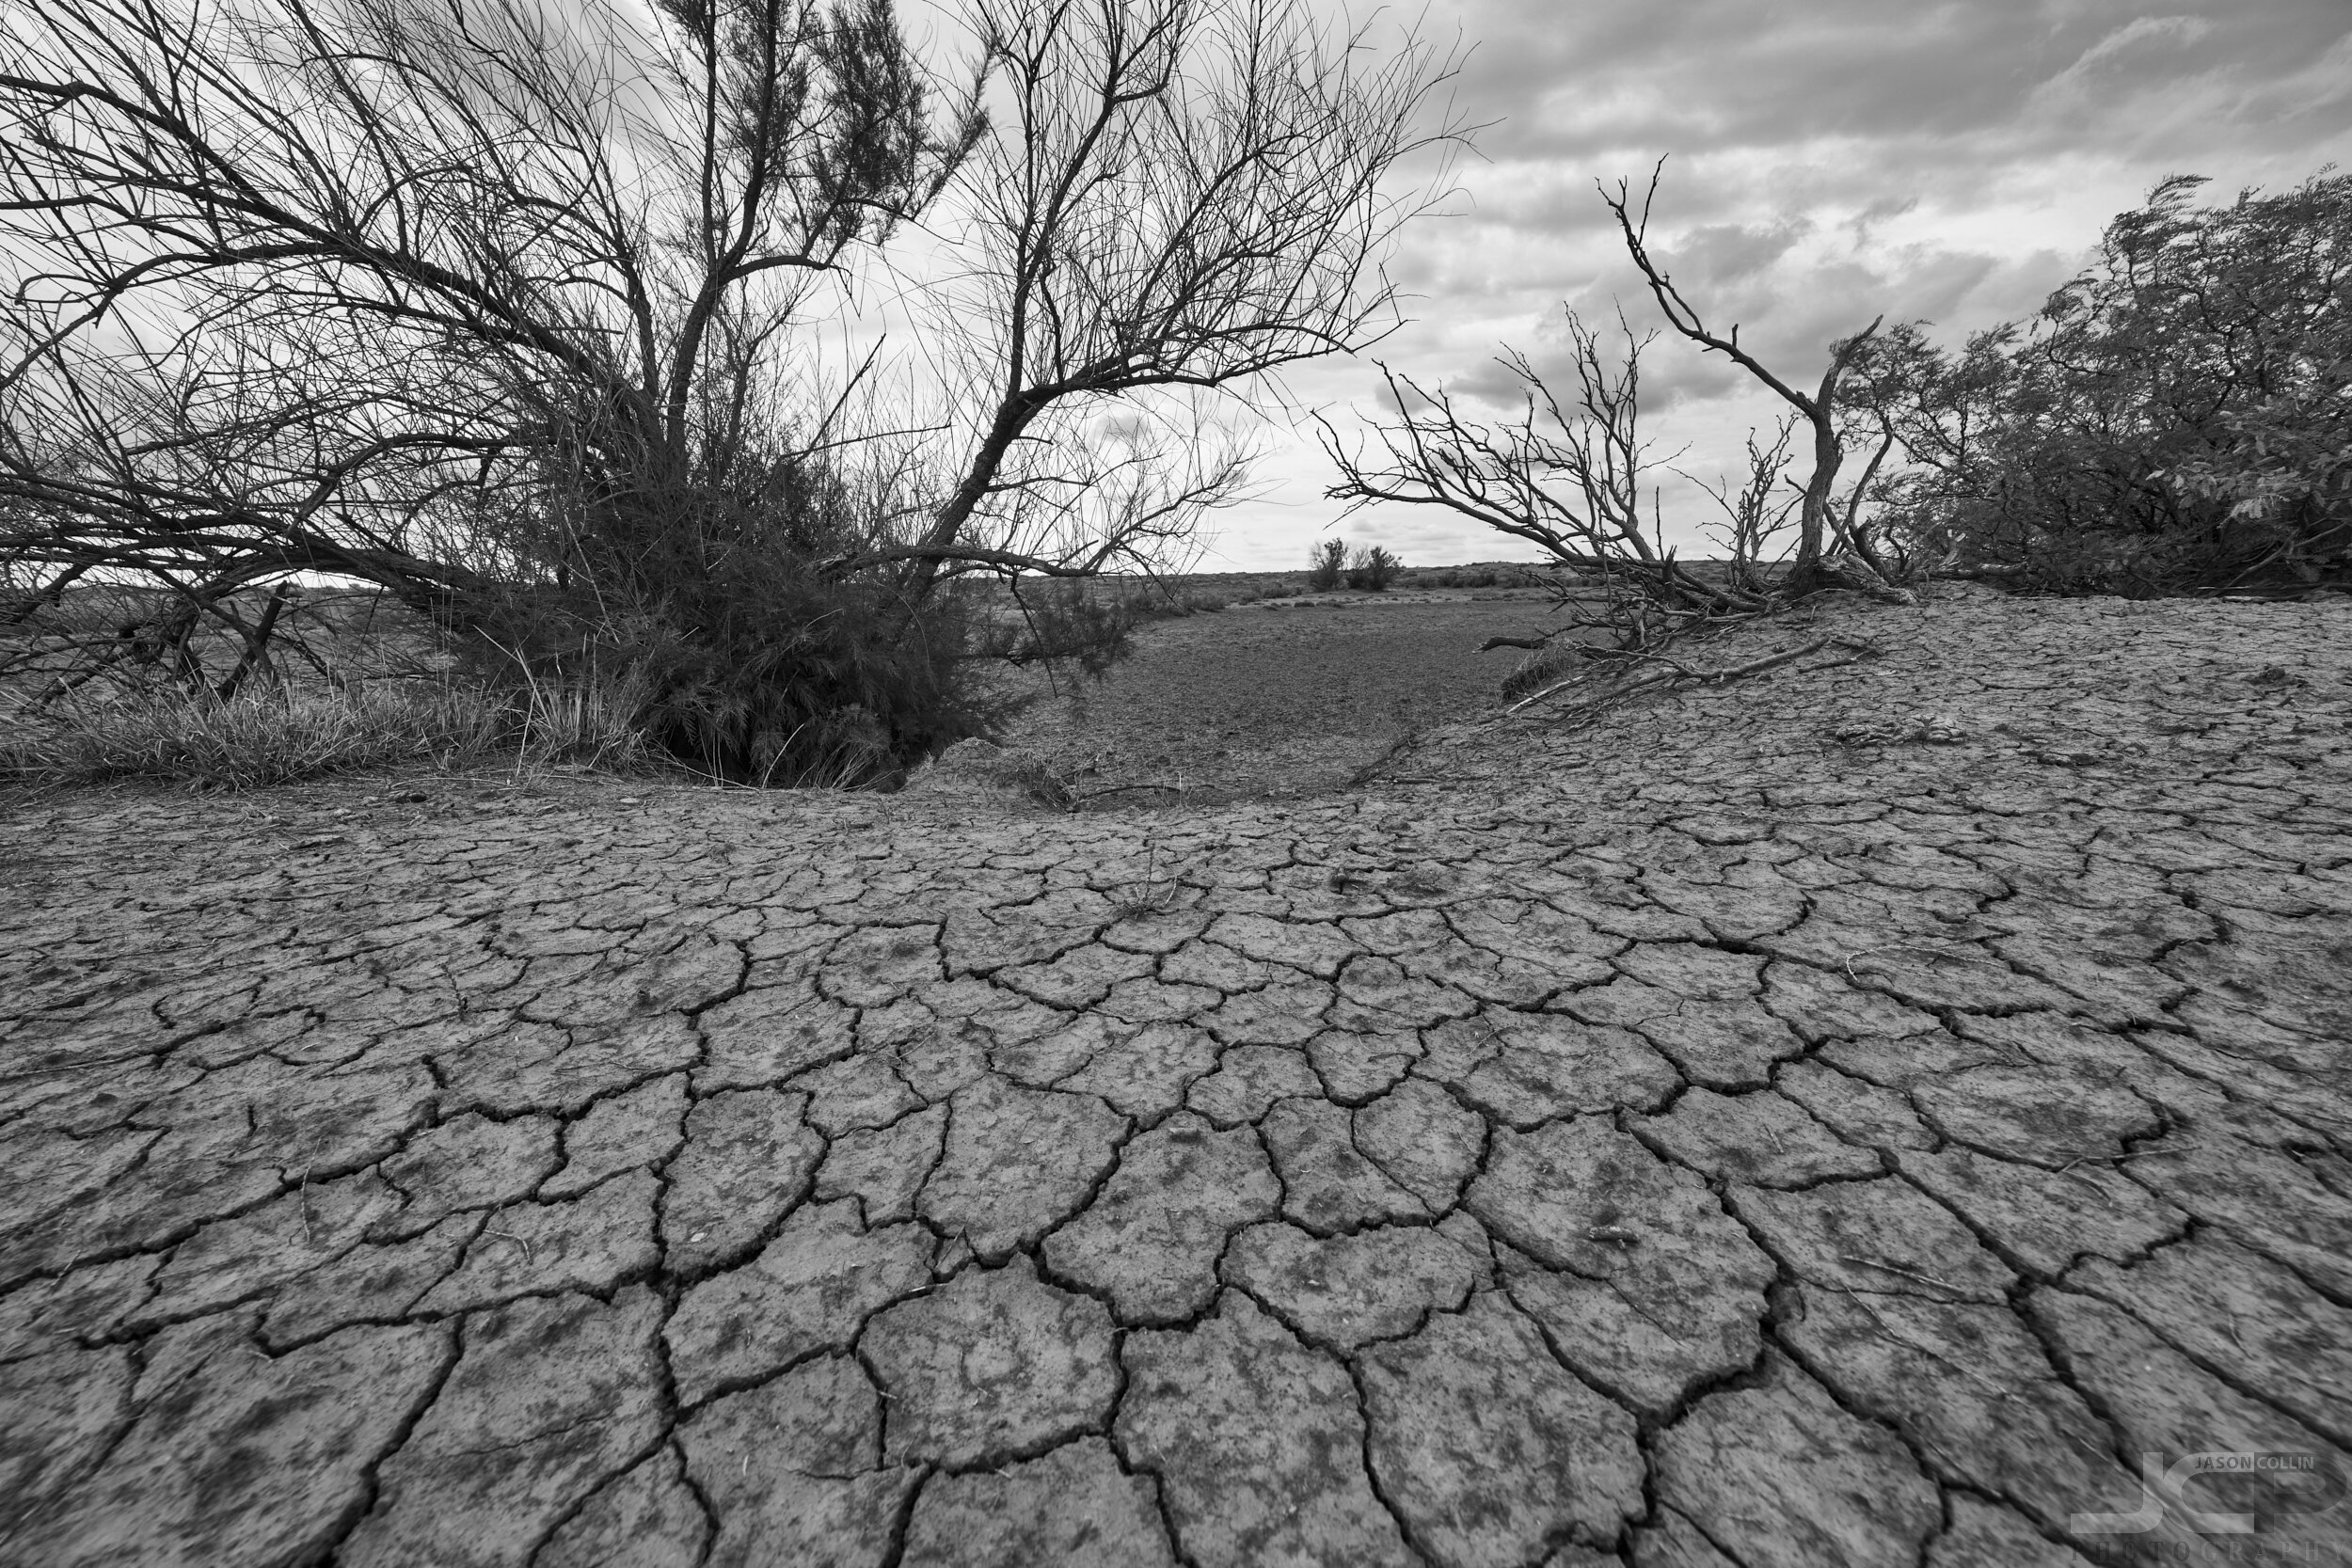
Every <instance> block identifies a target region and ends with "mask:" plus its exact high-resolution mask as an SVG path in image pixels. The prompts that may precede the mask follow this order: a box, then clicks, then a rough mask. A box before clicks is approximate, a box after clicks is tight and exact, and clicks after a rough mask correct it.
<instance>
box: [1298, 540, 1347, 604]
mask: <svg viewBox="0 0 2352 1568" xmlns="http://www.w3.org/2000/svg"><path fill="white" fill-rule="evenodd" d="M1346 573H1347V541H1346V540H1344V539H1326V540H1324V541H1323V542H1322V543H1321V544H1319V545H1317V546H1315V547H1314V549H1313V551H1312V552H1311V554H1310V555H1309V556H1308V557H1307V592H1308V593H1310V594H1328V593H1329V592H1331V590H1333V589H1334V588H1337V587H1338V586H1339V585H1340V579H1341V578H1343V577H1344V576H1345V575H1346Z"/></svg>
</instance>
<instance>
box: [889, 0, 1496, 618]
mask: <svg viewBox="0 0 2352 1568" xmlns="http://www.w3.org/2000/svg"><path fill="white" fill-rule="evenodd" d="M974 21H975V25H976V27H977V30H978V33H979V35H980V38H981V40H982V42H983V47H984V50H985V55H986V59H987V62H988V68H989V71H990V72H991V78H992V83H993V92H994V94H995V95H996V100H997V101H1001V103H1003V104H1004V105H1005V106H1004V107H1002V108H1001V109H998V110H996V111H995V112H997V113H998V114H999V117H1000V119H1001V120H1002V122H1003V123H1002V127H1001V134H1000V135H996V136H994V137H993V138H991V139H989V140H987V141H986V142H984V143H982V144H981V145H980V146H979V147H978V149H977V150H976V153H975V156H974V160H973V167H972V171H971V179H970V181H969V182H968V188H969V191H970V193H971V197H972V202H973V209H972V213H971V217H972V224H971V238H970V241H969V247H968V252H967V253H966V255H965V256H964V257H962V258H960V259H961V260H963V261H967V263H968V264H969V265H970V266H971V267H972V269H973V270H972V272H971V274H970V275H969V283H970V284H971V286H972V292H971V293H968V294H965V295H961V296H959V297H958V298H957V300H956V304H957V306H958V308H959V309H961V312H962V313H961V322H962V326H961V331H957V332H953V333H950V334H949V335H948V336H949V338H950V340H951V341H952V342H953V345H954V347H955V349H956V350H957V351H958V355H959V363H958V365H957V367H956V368H957V369H958V370H959V371H960V372H961V375H962V378H963V381H964V384H965V386H966V387H967V388H968V396H967V398H966V399H965V402H966V404H967V405H968V406H969V407H970V408H972V409H973V410H974V411H975V412H976V413H977V416H978V417H977V419H976V420H973V421H972V424H971V426H970V428H969V431H968V435H967V436H966V440H967V442H968V446H967V448H966V451H967V452H968V455H967V456H966V457H965V458H964V460H963V462H962V466H961V472H960V473H959V474H958V475H957V476H956V478H955V482H954V483H953V485H952V487H951V488H949V489H948V490H947V493H946V495H945V496H944V497H942V498H941V500H940V504H939V505H938V507H937V510H936V511H935V512H934V513H932V514H931V515H930V517H929V519H928V522H927V526H926V527H925V529H924V531H923V532H922V533H921V535H920V537H919V538H916V539H913V540H910V541H908V542H906V543H904V544H900V545H897V546H889V547H886V548H883V549H880V550H877V551H875V552H873V553H872V554H871V555H869V556H866V557H864V558H862V560H863V561H873V560H878V559H885V558H902V559H914V560H918V561H922V562H934V561H940V560H956V559H969V558H970V552H971V551H972V550H973V549H974V548H975V546H977V544H979V543H980V542H981V541H982V540H993V541H997V542H1000V545H1001V546H1005V547H1010V548H1016V549H1018V548H1023V547H1025V548H1026V553H1027V557H1028V561H1029V563H1030V564H1031V565H1032V566H1033V567H1034V568H1041V569H1045V570H1053V571H1062V572H1068V571H1085V570H1094V569H1097V568H1099V567H1100V566H1102V565H1103V564H1105V563H1107V562H1111V561H1114V560H1118V559H1120V558H1122V557H1123V558H1127V559H1130V560H1138V561H1141V560H1148V559H1149V555H1150V552H1151V550H1152V547H1153V546H1155V545H1157V544H1159V543H1161V542H1164V541H1166V540H1167V539H1168V538H1170V537H1172V536H1181V535H1182V534H1183V533H1184V531H1187V530H1188V529H1189V527H1190V526H1191V523H1192V521H1193V519H1194V518H1195V517H1196V516H1197V515H1198V514H1199V513H1200V511H1201V510H1202V509H1204V508H1208V507H1213V506H1216V505H1219V504H1223V503H1225V502H1227V501H1229V500H1231V499H1234V498H1235V497H1236V494H1237V491H1238V487H1239V486H1240V484H1241V483H1243V482H1244V480H1245V478H1246V474H1247V462H1246V456H1247V454H1246V453H1245V452H1243V451H1238V450H1237V449H1234V448H1233V447H1232V446H1231V445H1230V444H1229V443H1225V442H1221V441H1216V440H1210V441H1205V442H1204V441H1202V440H1201V439H1200V436H1201V435H1202V433H1203V431H1202V426H1201V425H1200V422H1199V421H1198V419H1197V415H1195V411H1197V409H1198V408H1199V406H1200V404H1198V402H1197V401H1196V400H1197V398H1198V396H1199V395H1200V394H1208V393H1216V392H1235V391H1240V392H1248V391H1249V390H1251V389H1252V388H1256V387H1258V386H1260V385H1261V384H1262V383H1263V378H1264V377H1265V376H1267V375H1268V373H1269V372H1276V371H1279V369H1280V368H1281V367H1283V366H1285V365H1289V364H1294V363H1296V362H1298V361H1300V360H1303V359H1309V358H1312V357H1315V356H1322V355H1327V354H1332V353H1338V352H1343V351H1348V350H1353V349H1357V348H1361V347H1364V346H1366V345H1367V344H1369V343H1370V342H1372V341H1375V340H1376V339H1377V338H1378V337H1379V336H1381V335H1382V334H1383V333H1384V332H1385V331H1386V330H1388V329H1389V327H1390V326H1391V325H1393V324H1394V322H1395V321H1396V319H1397V317H1396V310H1395V304H1396V291H1395V289H1394V287H1393V286H1392V285H1391V283H1390V282H1389V281H1388V279H1387V278H1386V277H1385V276H1383V275H1381V274H1379V272H1378V270H1377V269H1378V265H1379V262H1380V261H1381V260H1382V257H1383V255H1384V253H1385V252H1386V250H1387V248H1388V245H1389V244H1390V242H1391V240H1392V238H1393V237H1394V235H1395V234H1396V232H1397V230H1399V228H1401V227H1402V226H1403V225H1404V224H1405V223H1406V222H1408V221H1410V220H1411V219H1413V218H1415V217H1417V216H1420V215H1422V214H1425V213H1427V212H1429V211H1430V210H1431V209H1432V208H1433V207H1434V206H1435V205H1436V204H1437V203H1438V200H1439V199H1440V198H1441V197H1442V195H1443V192H1444V190H1445V188H1446V187H1445V181H1444V172H1445V171H1444V164H1443V160H1442V154H1443V153H1444V152H1445V151H1446V150H1449V149H1450V148H1451V147H1452V146H1454V144H1456V143H1458V142H1459V141H1460V140H1461V139H1462V137H1463V136H1464V135H1465V132H1464V129H1463V127H1462V126H1461V125H1460V123H1459V122H1458V121H1456V120H1454V119H1446V118H1443V117H1438V118H1433V115H1432V107H1433V99H1434V97H1435V95H1436V93H1437V92H1438V89H1439V88H1440V87H1441V86H1442V85H1443V84H1444V83H1445V82H1446V81H1447V80H1448V79H1449V78H1450V76H1451V75H1452V72H1453V69H1454V61H1453V59H1452V58H1451V57H1450V56H1443V55H1438V53H1436V52H1435V51H1434V50H1433V49H1432V48H1431V47H1429V46H1428V45H1427V44H1425V43H1423V42H1422V41H1421V40H1418V39H1416V38H1413V37H1410V36H1406V38H1405V39H1403V40H1402V41H1401V42H1400V43H1399V45H1398V46H1397V47H1396V48H1394V49H1392V50H1391V51H1389V52H1387V53H1385V54H1381V53H1377V52H1375V51H1374V50H1373V48H1372V47H1371V43H1372V40H1371V37H1370V31H1369V27H1366V28H1359V29H1357V30H1355V31H1352V32H1347V33H1343V34H1334V33H1331V32H1328V31H1327V30H1326V29H1325V28H1324V27H1323V26H1321V25H1320V24H1318V23H1317V22H1316V21H1315V20H1314V19H1313V17H1312V15H1311V12H1310V11H1309V10H1308V9H1307V8H1304V7H1302V6H1300V5H1297V4H1295V3H1292V0H1057V3H1051V4H1047V3H1041V0H979V3H978V5H977V8H976V11H975V13H974ZM1422 153H1436V154H1438V155H1439V156H1438V159H1437V160H1436V162H1435V166H1433V167H1432V168H1431V169H1430V170H1429V171H1428V172H1427V174H1426V176H1425V177H1423V178H1421V179H1418V180H1412V179H1408V178H1407V177H1406V174H1405V171H1404V170H1403V169H1402V167H1401V166H1404V165H1406V163H1407V162H1408V161H1410V160H1412V159H1413V158H1414V157H1415V156H1416V155H1417V154H1422ZM1170 394H1173V395H1174V399H1175V406H1177V407H1178V408H1180V409H1182V410H1184V411H1186V414H1187V415H1188V416H1194V417H1191V418H1188V419H1186V420H1184V421H1181V422H1180V424H1179V426H1178V428H1177V429H1176V430H1175V432H1174V433H1173V435H1172V438H1169V439H1166V440H1163V441H1161V442H1159V443H1157V444H1156V445H1153V444H1150V443H1146V442H1144V441H1142V440H1140V439H1139V438H1138V437H1137V434H1136V433H1137V431H1138V430H1139V429H1140V427H1141V424H1142V422H1143V421H1142V420H1141V419H1139V418H1138V415H1137V412H1136V411H1137V410H1150V409H1153V408H1155V407H1160V406H1165V404H1166V401H1167V399H1168V395H1170ZM1114 405H1115V406H1119V407H1120V408H1122V409H1125V410H1128V411H1129V412H1126V413H1124V414H1122V416H1121V419H1122V420H1123V421H1124V423H1123V428H1124V431H1125V433H1126V437H1127V443H1126V450H1125V451H1123V452H1122V454H1121V456H1120V460H1119V462H1118V463H1117V464H1116V466H1113V467H1105V466H1104V464H1103V463H1102V462H1101V461H1100V459H1099V456H1098V455H1097V453H1096V451H1095V450H1094V449H1095V443H1094V442H1092V441H1091V440H1090V439H1089V436H1088V429H1089V421H1091V420H1097V419H1099V418H1100V416H1101V415H1102V413H1103V411H1104V409H1105V408H1106V407H1110V406H1114ZM1106 491H1107V492H1108V493H1111V494H1114V495H1119V496H1120V497H1122V498H1123V499H1121V500H1120V502H1119V504H1118V505H1117V506H1116V507H1115V508H1114V509H1113V510H1114V511H1115V512H1116V514H1117V526H1115V527H1111V528H1104V527H1101V526H1093V527H1086V526H1080V527H1074V528H1073V527H1072V526H1071V525H1072V524H1073V522H1076V521H1081V520H1082V519H1084V518H1085V516H1086V515H1087V512H1088V509H1089V506H1092V507H1093V508H1094V509H1095V512H1096V515H1097V516H1098V517H1099V515H1100V511H1101V508H1100V504H1099V503H1100V500H1101V498H1102V497H1103V496H1104V493H1105V492H1106ZM1016 542H1017V543H1016Z"/></svg>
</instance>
